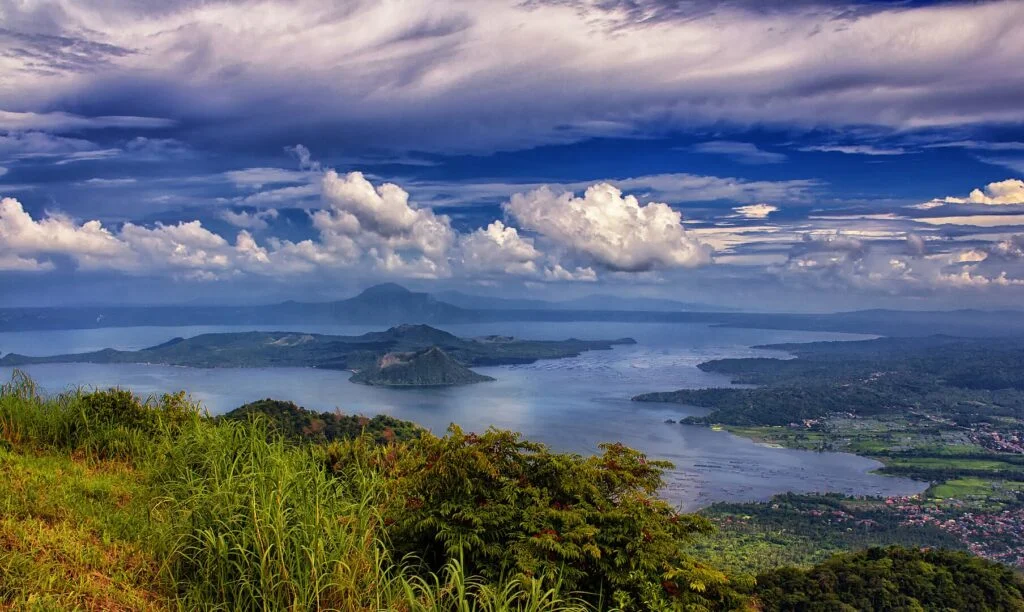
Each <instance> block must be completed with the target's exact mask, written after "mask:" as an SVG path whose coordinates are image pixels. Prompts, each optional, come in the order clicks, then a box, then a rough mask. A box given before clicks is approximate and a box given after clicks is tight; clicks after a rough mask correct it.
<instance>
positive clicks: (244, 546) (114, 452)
mask: <svg viewBox="0 0 1024 612" xmlns="http://www.w3.org/2000/svg"><path fill="white" fill-rule="evenodd" d="M113 406H120V408H121V409H124V410H125V415H126V417H127V418H126V419H125V421H124V422H120V421H119V420H118V419H117V418H109V416H110V414H111V408H112V407H113ZM280 407H281V406H280V405H273V404H264V405H263V407H262V409H254V408H253V407H250V408H249V409H248V410H246V411H243V412H242V413H241V414H239V413H236V415H235V417H234V418H224V419H209V418H206V417H204V416H202V415H201V414H200V413H199V412H198V410H197V409H196V408H195V407H194V406H192V405H191V404H189V403H188V402H187V398H185V397H184V396H183V395H171V396H164V397H162V398H159V399H155V400H148V401H143V400H141V399H139V398H135V397H133V396H132V395H131V394H130V393H128V392H125V391H120V390H110V391H100V392H95V393H88V394H85V393H69V394H64V395H61V396H57V397H52V398H43V397H40V396H39V395H37V393H36V391H35V389H34V386H33V385H32V383H31V381H30V380H28V379H26V378H24V377H17V378H16V379H15V380H14V381H12V383H10V384H8V385H6V386H5V387H4V388H3V390H2V391H0V439H2V440H3V441H4V445H5V448H4V449H3V450H0V452H2V453H3V455H2V457H3V462H2V464H0V465H2V466H3V469H4V472H5V474H16V475H17V477H15V478H7V479H4V481H3V482H2V483H0V507H2V508H4V512H3V517H4V519H3V521H2V523H0V525H2V529H3V531H2V532H0V541H2V542H3V543H4V545H3V546H2V547H0V603H2V604H3V605H10V606H13V607H15V608H38V607H43V608H47V607H48V608H51V609H53V608H55V609H64V608H76V607H78V608H85V609H140V608H141V609H144V608H150V609H167V608H173V607H179V606H180V607H184V608H187V609H193V608H209V607H222V608H226V609H252V608H261V609H275V610H276V609H293V610H298V609H334V610H353V609H380V610H455V609H459V610H491V609H493V610H499V609H516V610H560V609H589V608H595V607H600V608H610V607H614V606H615V605H618V604H620V603H621V604H622V605H623V606H625V607H628V608H629V609H660V608H676V609H683V607H684V606H691V607H692V608H693V609H722V608H728V607H736V606H739V605H741V604H742V601H743V599H744V596H742V595H741V594H740V593H738V592H737V591H736V590H735V589H734V588H733V586H732V584H731V583H730V581H729V580H728V578H726V577H725V576H724V575H723V574H721V573H720V572H717V571H715V570H713V569H712V568H707V567H705V566H703V565H702V564H700V563H698V562H697V561H695V560H693V559H692V558H691V557H689V556H688V555H687V554H686V550H687V546H688V543H687V542H688V537H689V536H695V535H697V534H699V533H700V532H701V531H702V530H704V529H705V528H706V523H705V522H704V521H702V520H701V519H697V518H693V517H686V516H683V515H679V514H677V513H676V512H674V511H673V510H672V509H671V508H670V507H669V506H668V505H667V504H665V503H664V502H661V501H660V500H658V499H657V498H656V497H654V495H653V489H654V488H655V487H656V486H657V484H658V483H659V482H660V472H661V469H662V468H663V467H664V466H663V465H661V464H658V463H653V462H647V461H646V460H645V459H644V458H643V456H642V455H639V454H637V453H635V452H633V451H629V450H627V449H624V448H622V447H618V446H616V447H611V448H609V449H608V450H607V451H606V453H605V454H604V455H603V456H601V457H598V458H583V457H579V456H576V455H564V454H557V453H551V452H550V451H548V450H547V449H546V448H544V447H543V446H539V445H532V444H528V443H525V442H523V441H521V440H519V439H518V437H517V436H515V435H513V434H507V433H504V432H488V433H486V434H484V435H481V436H474V435H472V434H464V433H462V432H460V431H458V430H454V429H453V430H452V431H451V432H449V435H447V436H446V437H444V438H437V437H434V436H431V435H430V434H426V433H424V434H423V435H422V436H421V437H420V438H416V439H411V440H409V441H406V442H398V441H392V442H387V441H386V440H385V443H384V444H378V443H377V442H376V441H375V440H374V438H373V437H371V436H369V435H362V436H360V437H358V438H355V439H352V440H336V441H333V442H330V443H326V444H300V445H295V444H292V443H289V442H288V441H287V438H285V437H282V436H279V435H277V434H275V433H274V432H275V431H277V430H275V427H278V425H271V424H270V423H271V422H272V420H270V421H268V419H267V418H266V417H264V416H262V415H260V416H256V414H257V413H261V412H265V413H272V412H273V410H271V409H277V408H280ZM280 412H284V413H285V414H289V415H294V414H296V413H297V411H295V410H292V409H291V408H285V409H284V410H282V411H280ZM242 414H244V415H245V418H244V419H242V418H239V417H241V416H242ZM297 414H299V415H304V414H305V413H301V412H299V413H297ZM306 416H308V415H306ZM517 474H518V476H517ZM468 476H472V477H473V478H480V479H483V478H484V477H485V476H486V478H487V480H482V481H481V482H482V483H489V484H490V485H497V484H499V483H503V486H501V487H495V488H493V490H492V489H491V488H490V487H486V488H485V485H484V484H481V485H479V486H480V487H481V488H479V489H476V490H474V489H473V488H472V487H473V486H474V485H473V483H474V482H475V481H474V480H472V479H470V480H467V479H466V477H468ZM521 477H526V478H527V479H528V480H530V481H529V482H522V481H521ZM52 482H58V483H60V486H57V487H54V486H49V485H50V483H52ZM465 487H470V488H469V489H465ZM548 487H553V488H551V489H549V488H548ZM485 490H487V491H491V493H489V494H488V495H485V496H484V497H483V498H482V499H478V496H479V495H481V494H483V493H484V491H485ZM513 490H514V491H515V492H516V493H517V495H516V496H513V497H508V496H509V494H510V493H512V492H513ZM548 495H550V496H551V497H550V498H547V497H545V496H548ZM546 499H547V500H549V501H550V503H549V505H548V506H536V505H535V503H536V502H539V501H543V500H546ZM558 504H561V505H562V506H559V505H558ZM432 534H434V535H432ZM559 540H562V542H560V541H559ZM620 545H621V546H622V547H623V548H622V550H617V549H616V547H618V546H620ZM613 549H615V550H613ZM579 558H586V559H587V561H586V563H585V564H584V565H583V567H584V568H585V569H584V571H583V572H582V573H581V572H578V571H570V570H572V569H573V567H574V566H575V565H574V561H575V560H577V559H579Z"/></svg>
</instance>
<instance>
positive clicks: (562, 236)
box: [505, 183, 711, 272]
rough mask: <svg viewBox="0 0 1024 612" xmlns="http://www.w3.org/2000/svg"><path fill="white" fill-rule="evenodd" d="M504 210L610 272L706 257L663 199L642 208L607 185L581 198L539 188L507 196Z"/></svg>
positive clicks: (681, 263) (706, 250)
mask: <svg viewBox="0 0 1024 612" xmlns="http://www.w3.org/2000/svg"><path fill="white" fill-rule="evenodd" d="M505 210H506V212H507V213H508V214H509V215H511V216H512V217H513V218H514V219H515V220H516V221H517V222H518V223H519V225H520V226H522V227H523V228H524V229H527V230H530V231H533V232H536V233H538V234H540V235H541V236H543V237H544V238H545V239H546V240H549V241H550V242H552V243H554V244H555V245H557V246H559V247H561V248H564V249H567V250H569V251H571V252H572V253H574V254H576V255H578V256H580V257H582V258H583V259H585V260H587V261H588V262H590V263H593V264H595V265H598V266H601V267H604V268H606V269H609V270H613V271H623V272H640V271H646V270H651V269H655V268H660V267H695V266H700V265H703V264H706V263H710V261H711V248H710V247H709V246H707V245H705V244H703V243H701V242H700V241H698V240H697V239H696V238H694V237H692V236H689V235H688V234H687V233H686V230H685V229H684V228H683V225H682V215H681V214H680V213H679V212H677V211H675V210H673V209H672V208H671V207H669V206H668V205H667V204H662V203H653V202H652V203H650V204H647V205H643V206H641V204H640V202H639V201H638V200H637V199H636V197H634V196H632V195H626V196H623V194H622V192H621V191H620V190H619V189H618V188H616V187H614V186H612V185H611V184H608V183H598V184H596V185H592V186H590V187H589V188H587V190H586V192H584V194H583V197H576V196H575V195H574V194H573V193H572V192H564V193H556V192H554V191H552V190H551V189H550V188H548V187H541V188H539V189H535V190H533V191H530V192H527V193H520V194H516V195H514V196H512V198H511V200H509V202H508V203H507V204H505Z"/></svg>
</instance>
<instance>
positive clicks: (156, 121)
mask: <svg viewBox="0 0 1024 612" xmlns="http://www.w3.org/2000/svg"><path fill="white" fill-rule="evenodd" d="M175 123H176V122H175V121H172V120H170V119H161V118H156V117H132V116H109V117H82V116H80V115H73V114H71V113H65V112H49V113H35V112H23V113H18V112H12V111H5V110H0V130H7V131H18V132H27V131H40V132H68V131H77V130H91V129H95V130H98V129H109V128H123V129H150V128H166V127H172V126H174V125H175Z"/></svg>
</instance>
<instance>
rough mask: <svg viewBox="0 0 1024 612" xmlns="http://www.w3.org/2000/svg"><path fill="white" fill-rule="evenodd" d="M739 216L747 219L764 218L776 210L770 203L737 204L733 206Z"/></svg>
mask: <svg viewBox="0 0 1024 612" xmlns="http://www.w3.org/2000/svg"><path fill="white" fill-rule="evenodd" d="M733 210H734V211H736V212H737V213H738V214H739V215H740V216H741V217H746V218H747V219H766V218H768V215H770V214H772V213H773V212H778V210H779V208H778V207H777V206H772V205H771V204H750V205H748V206H737V207H736V208H733Z"/></svg>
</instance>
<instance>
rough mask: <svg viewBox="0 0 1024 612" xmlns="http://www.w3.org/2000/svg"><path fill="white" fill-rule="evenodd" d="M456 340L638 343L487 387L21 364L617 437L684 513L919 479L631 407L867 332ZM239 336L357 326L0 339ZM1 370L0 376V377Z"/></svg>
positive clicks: (515, 374) (517, 373) (231, 400)
mask: <svg viewBox="0 0 1024 612" xmlns="http://www.w3.org/2000/svg"><path fill="white" fill-rule="evenodd" d="M443 327H444V329H446V330H447V331H450V332H452V333H454V334H456V335H459V336H479V335H486V334H508V335H515V336H518V337H521V338H530V339H564V338H568V337H576V338H582V339H609V338H619V337H624V336H630V337H633V338H635V339H636V340H637V341H638V344H636V345H631V346H617V347H615V348H614V349H613V350H610V351H591V352H588V353H584V354H583V355H581V356H579V357H576V358H571V359H562V360H553V361H540V362H537V363H534V364H530V365H517V366H498V367H487V368H476V370H477V371H479V372H480V373H482V374H487V375H489V376H493V377H494V378H496V379H497V380H496V381H495V382H490V383H481V384H477V385H471V386H467V387H454V388H442V389H386V388H379V387H367V386H363V385H357V384H354V383H350V382H349V381H348V378H349V373H347V372H339V371H330V370H316V369H310V368H251V369H240V368H218V369H196V368H184V367H173V366H160V365H135V364H42V365H33V366H27V367H25V368H23V369H25V370H26V371H27V372H28V373H29V374H30V375H31V376H32V377H33V378H34V379H35V380H36V381H37V382H38V383H39V384H40V385H41V386H42V387H43V388H44V389H45V390H47V391H51V392H56V391H61V390H64V389H67V388H69V387H75V386H80V385H84V386H91V387H100V388H102V387H109V386H122V387H127V388H131V389H133V390H134V391H136V392H137V393H140V394H143V395H145V394H151V393H162V392H166V391H174V390H178V389H186V390H188V391H189V392H190V393H191V395H192V397H193V398H194V399H197V400H199V401H201V402H202V403H203V404H204V405H205V406H206V407H207V408H208V409H209V410H210V411H211V412H212V413H221V412H225V411H227V410H230V409H232V408H234V407H237V406H239V405H241V404H243V403H245V402H249V401H253V400H256V399H261V398H265V397H273V398H278V399H289V400H292V401H294V402H296V403H298V404H300V405H303V406H305V407H307V408H313V409H316V410H334V409H340V410H342V411H343V412H346V413H361V414H368V415H372V414H379V413H384V414H390V415H392V416H395V417H398V418H402V419H408V420H411V421H415V422H417V423H420V424H421V425H424V426H426V427H428V428H430V429H431V430H433V431H434V432H435V433H442V432H443V431H444V430H445V429H446V428H447V427H448V425H449V424H450V423H457V424H459V425H460V426H461V427H463V428H464V429H466V430H471V431H483V430H484V429H486V428H487V427H489V426H496V427H501V428H507V429H513V430H516V431H520V432H523V434H524V435H526V436H527V437H528V438H530V439H532V440H537V441H540V442H545V443H547V444H550V445H551V446H552V447H554V448H555V449H558V450H562V451H573V452H579V453H592V452H596V451H597V450H598V446H597V445H598V444H599V443H601V442H615V441H620V442H623V443H624V444H626V445H628V446H632V447H634V448H638V449H640V450H643V451H644V452H646V453H648V454H649V455H650V456H652V457H657V458H662V459H668V460H670V461H672V462H673V463H674V464H675V465H676V469H674V470H672V471H671V472H670V473H669V474H668V475H667V478H666V480H667V485H666V487H665V490H664V491H663V494H664V495H665V497H666V498H668V499H670V500H672V501H673V502H676V503H679V504H680V505H682V506H683V507H684V508H686V509H693V508H696V507H700V506H705V505H707V504H709V503H712V502H715V501H726V500H728V501H742V500H758V499H766V498H768V497H770V496H771V495H773V494H776V493H781V492H785V491H801V492H807V491H835V492H841V493H847V494H854V495H906V494H911V493H917V492H920V491H922V490H923V489H924V487H925V485H924V484H923V483H918V482H914V481H911V480H908V479H903V478H891V477H885V476H879V475H876V474H870V473H868V472H869V470H872V469H875V468H877V467H880V464H879V463H878V462H876V461H873V460H870V459H866V458H862V457H857V456H854V455H850V454H845V453H815V452H809V451H797V450H787V449H776V448H769V447H766V446H763V445H758V444H754V443H753V442H751V441H749V440H746V439H744V438H739V437H737V436H733V435H732V434H729V433H727V432H722V431H711V430H709V429H706V428H703V427H692V426H686V425H680V424H668V423H665V421H666V420H667V419H675V420H678V419H679V418H682V417H685V416H689V415H693V414H701V413H702V411H701V410H700V409H696V408H687V407H683V406H675V405H669V404H641V403H636V402H631V401H629V398H630V397H632V396H633V395H636V394H638V393H643V392H647V391H663V390H672V389H679V388H700V387H708V386H724V385H727V384H728V382H729V381H728V380H727V379H725V378H724V377H722V376H720V375H717V374H710V373H706V372H702V371H701V370H699V369H698V368H697V367H696V366H697V364H699V363H701V362H703V361H707V360H709V359H717V358H723V357H749V356H771V357H784V356H785V355H784V354H781V353H777V352H773V351H766V350H759V349H753V348H751V346H753V345H757V344H766V343H778V342H811V341H816V340H844V339H845V340H852V339H860V338H864V337H866V336H858V335H853V334H835V333H819V332H798V331H785V330H750V329H733V328H715V327H709V326H707V325H700V324H662V323H656V324H635V323H630V324H623V323H494V324H473V325H448V326H443ZM249 329H265V330H272V329H278V330H288V331H306V332H317V333H330V334H343V335H350V334H359V333H363V332H366V331H371V330H372V329H373V328H369V327H364V326H304V327H303V326H276V327H273V326H271V327H246V328H239V327H224V326H216V327H136V328H107V329H92V330H67V331H42V332H9V333H0V351H2V352H3V353H7V352H17V353H22V354H26V355H51V354H58V353H69V352H83V351H93V350H98V349H101V348H107V347H110V348H117V349H124V350H133V349H139V348H144V347H147V346H152V345H155V344H159V343H161V342H165V341H167V340H169V339H171V338H174V337H178V336H181V337H190V336H194V335H197V334H200V333H209V332H220V331H244V330H249ZM11 371H12V370H11V369H10V368H0V377H3V378H7V377H9V376H10V374H11Z"/></svg>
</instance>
